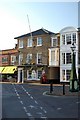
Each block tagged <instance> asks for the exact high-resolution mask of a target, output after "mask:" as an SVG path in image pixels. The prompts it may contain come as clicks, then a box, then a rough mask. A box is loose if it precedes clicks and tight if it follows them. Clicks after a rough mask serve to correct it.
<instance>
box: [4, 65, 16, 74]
mask: <svg viewBox="0 0 80 120" xmlns="http://www.w3.org/2000/svg"><path fill="white" fill-rule="evenodd" d="M16 70H17V67H16V66H7V67H4V69H3V71H2V74H8V73H9V74H13V73H14V72H15V71H16Z"/></svg>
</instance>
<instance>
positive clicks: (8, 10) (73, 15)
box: [0, 0, 79, 50]
mask: <svg viewBox="0 0 80 120" xmlns="http://www.w3.org/2000/svg"><path fill="white" fill-rule="evenodd" d="M16 1H17V0H10V1H6V0H5V1H4V0H1V1H0V16H1V17H0V50H1V49H11V48H13V47H14V46H15V43H16V40H15V39H14V37H17V36H19V35H23V34H26V33H29V32H30V30H29V25H28V19H27V15H28V16H29V21H30V27H31V31H34V30H37V29H40V28H42V27H43V28H45V29H47V30H49V31H52V32H55V33H56V32H59V31H60V30H61V29H63V28H64V27H67V26H73V27H75V28H77V27H78V18H79V17H78V3H77V2H26V1H24V0H23V1H20V2H19V1H17V2H16Z"/></svg>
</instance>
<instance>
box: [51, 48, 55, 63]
mask: <svg viewBox="0 0 80 120" xmlns="http://www.w3.org/2000/svg"><path fill="white" fill-rule="evenodd" d="M51 61H55V50H53V51H51Z"/></svg>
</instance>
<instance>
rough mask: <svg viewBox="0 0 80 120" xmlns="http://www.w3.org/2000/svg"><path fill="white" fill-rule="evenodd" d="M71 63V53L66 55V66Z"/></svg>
mask: <svg viewBox="0 0 80 120" xmlns="http://www.w3.org/2000/svg"><path fill="white" fill-rule="evenodd" d="M70 63H71V53H66V64H70Z"/></svg>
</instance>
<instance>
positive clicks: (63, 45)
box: [60, 27, 80, 82]
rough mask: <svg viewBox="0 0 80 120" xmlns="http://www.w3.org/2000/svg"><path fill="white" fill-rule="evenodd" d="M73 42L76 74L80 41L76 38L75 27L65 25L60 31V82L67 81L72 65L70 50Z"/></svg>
mask: <svg viewBox="0 0 80 120" xmlns="http://www.w3.org/2000/svg"><path fill="white" fill-rule="evenodd" d="M73 42H74V44H75V46H76V50H75V54H76V58H75V59H76V73H77V77H78V78H79V74H78V66H79V59H78V56H79V54H78V53H79V52H78V51H79V50H80V46H79V45H80V43H78V42H79V39H78V32H77V29H75V28H74V27H65V28H63V29H62V30H61V31H60V82H69V80H70V73H71V66H72V60H71V59H72V58H71V57H72V51H71V46H72V43H73Z"/></svg>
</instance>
